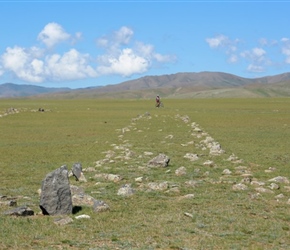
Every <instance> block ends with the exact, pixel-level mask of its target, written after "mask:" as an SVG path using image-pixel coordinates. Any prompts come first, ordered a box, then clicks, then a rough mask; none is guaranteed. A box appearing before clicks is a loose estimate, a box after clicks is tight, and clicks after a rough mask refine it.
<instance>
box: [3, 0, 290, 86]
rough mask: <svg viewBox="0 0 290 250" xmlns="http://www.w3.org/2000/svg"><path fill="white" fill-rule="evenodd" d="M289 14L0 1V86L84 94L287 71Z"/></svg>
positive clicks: (236, 4)
mask: <svg viewBox="0 0 290 250" xmlns="http://www.w3.org/2000/svg"><path fill="white" fill-rule="evenodd" d="M289 10H290V1H289V2H288V1H279V0H278V1H238V0H232V1H194V0H192V1H183V0H180V1H157V0H156V1H153V0H152V1H149V0H147V1H141V0H135V1H118V0H115V1H110V0H108V1H97V0H96V1H93V0H91V1H86V0H83V1H66V0H63V1H57V0H55V1H53V0H50V1H49V0H47V1H33V0H31V1H14V0H9V1H3V0H0V84H2V83H6V82H12V83H16V84H31V85H38V86H44V87H70V88H85V87H88V86H102V85H108V84H117V83H121V82H123V81H127V80H132V79H137V78H139V77H142V76H147V75H164V74H175V73H178V72H202V71H218V72H226V73H230V74H235V75H238V76H242V77H246V78H256V77H262V76H268V75H276V74H280V73H285V72H289V71H290V29H289V27H290V15H289Z"/></svg>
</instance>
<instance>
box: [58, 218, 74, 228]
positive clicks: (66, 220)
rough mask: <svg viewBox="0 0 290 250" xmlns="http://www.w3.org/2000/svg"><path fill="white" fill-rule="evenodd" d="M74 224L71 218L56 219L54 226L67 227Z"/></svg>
mask: <svg viewBox="0 0 290 250" xmlns="http://www.w3.org/2000/svg"><path fill="white" fill-rule="evenodd" d="M72 222H73V219H72V218H70V217H69V216H65V217H60V218H56V219H55V220H54V224H56V225H58V226H64V225H67V224H69V223H72Z"/></svg>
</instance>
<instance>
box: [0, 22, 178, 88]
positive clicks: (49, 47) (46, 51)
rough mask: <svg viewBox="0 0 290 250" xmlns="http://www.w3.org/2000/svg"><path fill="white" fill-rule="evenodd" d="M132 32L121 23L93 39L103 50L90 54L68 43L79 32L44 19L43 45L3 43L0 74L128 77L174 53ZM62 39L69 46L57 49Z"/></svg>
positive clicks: (56, 78)
mask: <svg viewBox="0 0 290 250" xmlns="http://www.w3.org/2000/svg"><path fill="white" fill-rule="evenodd" d="M133 36H134V31H133V30H132V29H130V28H129V27H126V26H123V27H121V28H120V29H119V30H117V31H114V32H112V34H109V35H105V36H103V37H101V38H99V39H97V45H98V46H99V47H100V48H102V49H103V54H100V55H93V54H91V55H90V54H89V53H80V52H79V51H78V50H77V49H76V48H72V47H71V46H73V45H74V44H75V43H76V42H78V41H80V40H81V39H82V33H81V32H76V33H75V35H71V34H69V33H67V32H66V31H65V30H64V28H63V27H62V26H61V25H59V24H57V23H48V24H47V25H46V26H45V27H44V28H43V29H42V31H41V32H40V33H39V34H38V36H37V39H38V40H39V41H40V42H42V43H43V44H44V45H46V48H40V47H30V48H23V47H21V46H14V47H7V48H6V50H5V52H4V53H3V54H2V55H0V75H3V74H5V73H8V72H10V73H12V74H13V75H14V76H16V77H17V78H19V79H21V80H23V81H27V82H33V83H41V82H45V81H56V82H57V81H69V80H79V79H85V78H96V77H99V76H101V75H110V74H115V75H120V76H123V77H129V76H132V75H134V74H142V73H145V72H147V71H148V70H149V69H150V67H152V65H154V63H160V64H163V63H168V62H172V61H174V60H175V57H174V56H170V55H163V54H161V53H157V52H155V48H154V46H153V45H151V44H144V43H142V42H139V41H134V40H133ZM63 42H67V44H66V46H69V47H70V48H69V49H67V50H66V51H62V52H60V51H57V45H58V44H59V43H63ZM63 47H64V46H62V49H63ZM93 52H94V51H93ZM93 52H92V53H93Z"/></svg>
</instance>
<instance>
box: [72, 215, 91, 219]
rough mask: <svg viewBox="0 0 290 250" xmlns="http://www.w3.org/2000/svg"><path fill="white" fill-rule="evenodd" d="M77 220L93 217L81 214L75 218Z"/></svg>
mask: <svg viewBox="0 0 290 250" xmlns="http://www.w3.org/2000/svg"><path fill="white" fill-rule="evenodd" d="M75 218H76V219H77V220H80V219H90V218H91V217H90V216H89V215H86V214H81V215H78V216H76V217H75Z"/></svg>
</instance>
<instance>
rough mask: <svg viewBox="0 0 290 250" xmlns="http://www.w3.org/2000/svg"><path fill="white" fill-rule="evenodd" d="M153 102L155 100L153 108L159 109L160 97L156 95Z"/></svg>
mask: <svg viewBox="0 0 290 250" xmlns="http://www.w3.org/2000/svg"><path fill="white" fill-rule="evenodd" d="M155 100H156V104H155V107H156V108H159V107H160V96H159V95H157V96H156V99H155Z"/></svg>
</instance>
